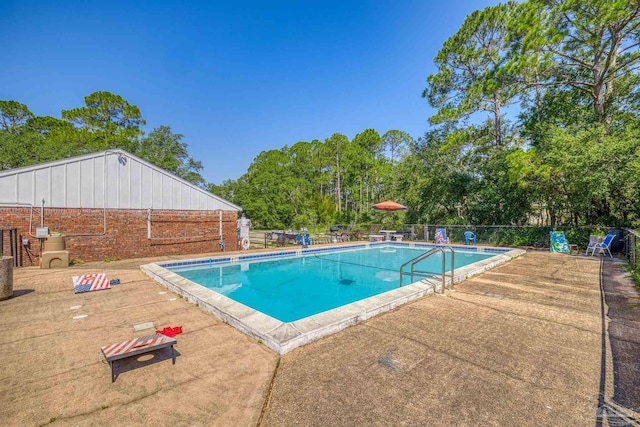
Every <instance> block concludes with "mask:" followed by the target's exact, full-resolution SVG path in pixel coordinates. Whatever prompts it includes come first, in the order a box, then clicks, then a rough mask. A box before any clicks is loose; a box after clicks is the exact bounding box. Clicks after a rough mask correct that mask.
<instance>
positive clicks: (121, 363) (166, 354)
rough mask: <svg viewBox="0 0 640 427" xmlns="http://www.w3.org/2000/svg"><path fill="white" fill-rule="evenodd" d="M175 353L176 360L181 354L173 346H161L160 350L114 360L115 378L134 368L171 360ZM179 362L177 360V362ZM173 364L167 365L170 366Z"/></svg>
mask: <svg viewBox="0 0 640 427" xmlns="http://www.w3.org/2000/svg"><path fill="white" fill-rule="evenodd" d="M174 354H175V358H176V360H177V359H178V357H179V356H181V354H180V353H179V352H178V350H176V349H175V348H174V349H173V353H172V348H171V347H165V348H160V349H158V350H154V351H150V352H148V353H144V354H141V355H138V356H133V357H127V358H125V359H120V360H114V361H113V380H114V381H115V380H117V379H118V377H119V376H120V374H124V373H125V372H129V371H133V370H134V369H139V368H144V367H145V366H149V365H154V364H156V363H160V362H164V361H166V360H169V361H171V360H172V359H173V357H174V356H173V355H174ZM176 363H177V362H176ZM170 367H171V365H167V368H170Z"/></svg>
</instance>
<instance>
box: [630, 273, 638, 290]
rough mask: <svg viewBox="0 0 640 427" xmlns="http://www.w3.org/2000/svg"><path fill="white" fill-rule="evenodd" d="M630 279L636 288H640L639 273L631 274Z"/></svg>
mask: <svg viewBox="0 0 640 427" xmlns="http://www.w3.org/2000/svg"><path fill="white" fill-rule="evenodd" d="M631 279H632V280H633V282H634V283H635V284H636V286H637V287H639V288H640V271H634V272H633V273H631Z"/></svg>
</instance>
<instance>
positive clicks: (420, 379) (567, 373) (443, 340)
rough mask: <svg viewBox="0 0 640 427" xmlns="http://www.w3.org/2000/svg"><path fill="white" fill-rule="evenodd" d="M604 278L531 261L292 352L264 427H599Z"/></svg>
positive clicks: (586, 261) (551, 257)
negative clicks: (602, 281)
mask: <svg viewBox="0 0 640 427" xmlns="http://www.w3.org/2000/svg"><path fill="white" fill-rule="evenodd" d="M599 269H600V261H599V260H597V259H596V258H589V257H580V256H567V255H561V254H549V253H528V254H526V255H525V256H523V257H521V258H519V259H516V260H513V261H511V262H509V263H507V264H505V265H503V266H500V267H498V268H496V269H493V270H491V271H489V272H486V273H483V274H482V275H480V276H477V277H474V278H472V279H470V280H467V281H465V282H464V283H462V284H460V285H458V286H457V290H456V292H451V293H449V294H448V296H447V297H438V296H430V297H427V298H423V299H421V300H419V301H416V302H414V303H412V304H409V305H407V306H404V307H401V308H399V309H398V310H395V311H393V312H390V313H386V314H383V315H381V316H378V317H376V318H374V319H371V320H369V321H367V322H365V323H362V324H359V325H356V326H354V327H351V328H348V329H347V330H345V331H343V332H342V333H340V334H336V335H333V336H331V337H328V338H326V339H323V340H321V341H319V342H316V343H313V344H310V345H308V346H305V347H301V348H299V349H296V350H294V351H293V352H291V353H289V354H287V355H285V356H284V357H283V360H282V362H281V364H280V367H279V369H278V372H277V375H276V378H275V382H274V386H273V389H272V393H271V397H270V401H269V409H268V411H267V412H266V415H265V417H264V420H263V421H264V422H263V424H264V425H265V426H285V425H286V426H291V425H304V426H346V425H354V426H355V425H411V426H427V425H428V426H451V425H456V426H469V425H473V426H489V425H495V426H507V425H508V426H513V425H518V426H542V425H545V426H578V425H594V424H598V423H599V422H601V421H602V419H601V417H600V415H599V414H601V410H599V409H598V405H599V403H600V402H599V396H600V391H601V388H603V389H604V388H605V385H604V384H603V385H602V387H601V381H603V379H602V378H601V372H602V370H601V362H602V360H603V359H602V333H601V332H602V316H601V301H600V291H599ZM605 363H607V364H609V366H610V363H611V360H610V359H605ZM607 372H611V370H610V369H609V371H607ZM604 381H605V382H606V381H607V378H605V379H604ZM608 381H609V382H610V381H611V378H610V377H609V378H608Z"/></svg>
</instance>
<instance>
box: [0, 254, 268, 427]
mask: <svg viewBox="0 0 640 427" xmlns="http://www.w3.org/2000/svg"><path fill="white" fill-rule="evenodd" d="M144 262H149V260H145V261H144ZM140 264H141V262H139V261H120V262H114V263H108V264H105V263H92V264H85V265H82V266H74V267H72V268H68V269H57V270H40V269H37V268H31V267H30V268H20V269H14V290H15V294H14V297H13V298H10V299H9V300H6V301H1V302H0V319H1V320H2V325H3V333H2V334H0V355H1V356H0V366H1V367H2V369H1V372H2V374H1V378H0V396H1V401H2V404H0V420H1V421H0V424H2V425H7V426H31V425H45V424H49V422H50V421H54V419H55V424H54V425H73V426H96V425H112V426H123V425H136V426H140V425H171V426H231V425H233V426H254V425H256V422H257V421H258V417H259V415H260V411H261V408H262V405H263V401H264V397H265V395H266V391H267V389H268V386H269V383H270V381H271V378H272V375H273V371H274V368H275V365H276V361H277V356H276V355H275V354H274V353H273V352H271V351H270V350H269V349H267V348H266V347H264V346H262V345H259V344H258V343H256V342H255V341H254V340H252V339H250V338H248V337H247V336H246V335H244V334H242V333H240V332H238V331H237V330H235V329H234V328H232V327H231V326H229V325H226V324H224V323H222V322H221V321H219V320H217V319H216V318H215V317H213V316H211V315H209V314H207V313H205V312H203V311H201V310H200V309H199V308H197V307H195V306H194V305H192V304H190V303H187V302H186V301H184V300H182V299H180V298H176V295H175V294H172V293H171V292H167V293H162V292H166V289H165V288H163V287H162V286H161V285H159V284H157V283H156V282H154V281H153V280H151V279H149V278H148V277H147V276H146V275H145V274H143V273H142V272H141V271H140V269H139V266H140ZM88 272H105V273H107V277H109V278H119V279H120V281H121V284H120V285H115V286H113V287H112V289H109V290H102V291H94V292H88V293H83V294H74V293H73V286H72V282H71V276H73V275H79V274H83V273H88ZM172 299H174V300H173V301H171V300H172ZM78 305H80V306H81V307H80V308H77V309H73V310H72V309H71V307H75V306H78ZM82 315H87V317H85V318H80V319H73V317H75V316H82ZM145 322H153V324H154V325H155V328H154V329H147V330H143V331H139V332H138V331H134V325H138V324H140V323H145ZM165 326H182V327H183V333H182V334H180V335H177V336H176V339H177V341H178V343H177V345H176V346H175V349H176V350H177V352H178V354H179V355H178V357H177V360H176V364H175V365H172V364H171V352H170V351H169V349H163V350H160V351H157V352H156V353H154V354H153V356H154V357H153V358H152V359H151V360H148V361H145V359H147V358H148V356H143V357H141V358H140V360H141V361H140V362H139V361H137V360H136V359H135V358H134V359H133V361H132V363H131V359H129V360H128V361H125V363H122V362H116V368H118V370H117V371H116V372H118V374H119V375H118V378H117V379H116V381H115V383H111V371H110V369H109V365H108V364H106V362H105V361H104V359H103V357H102V356H101V354H100V348H101V347H102V346H104V345H108V344H112V343H117V342H120V341H124V340H127V339H130V338H133V337H139V336H144V335H148V334H150V333H154V332H155V329H162V328H164V327H165ZM127 362H128V363H127Z"/></svg>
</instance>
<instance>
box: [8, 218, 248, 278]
mask: <svg viewBox="0 0 640 427" xmlns="http://www.w3.org/2000/svg"><path fill="white" fill-rule="evenodd" d="M219 212H220V211H186V210H184V211H176V210H152V211H151V239H149V238H148V222H147V217H148V211H147V210H146V209H107V210H106V211H104V210H103V209H69V208H44V225H45V226H46V227H49V231H50V232H55V231H59V232H61V233H62V234H63V235H64V236H65V239H64V240H65V249H66V250H68V251H69V256H70V259H71V261H72V262H73V261H80V260H81V261H101V260H104V259H107V258H111V259H128V258H142V257H150V256H159V255H181V254H200V253H212V252H220V245H219V243H220V236H219V223H220V217H219ZM105 217H106V230H105V226H104V224H105V221H104V218H105ZM30 220H31V233H32V234H33V235H35V234H36V227H39V226H40V223H41V210H40V209H35V208H34V209H33V210H31V209H30V208H23V207H0V229H5V230H7V229H11V228H17V229H18V237H19V240H18V242H19V251H20V254H19V255H20V257H21V259H22V264H23V265H24V266H29V265H38V264H39V261H40V258H39V255H40V241H39V239H37V238H35V237H31V236H30V235H29V222H30ZM236 221H237V212H235V211H223V213H222V236H223V239H224V243H225V250H226V251H232V250H237V249H238V242H237V240H236V239H237V235H236ZM4 235H5V238H4V245H3V246H4V247H3V248H2V252H4V253H5V254H7V255H8V254H9V239H8V234H7V233H6V232H5V234H4ZM23 238H27V239H29V246H28V249H29V250H26V249H25V248H24V247H23V245H22V244H21V240H22V239H23Z"/></svg>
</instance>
